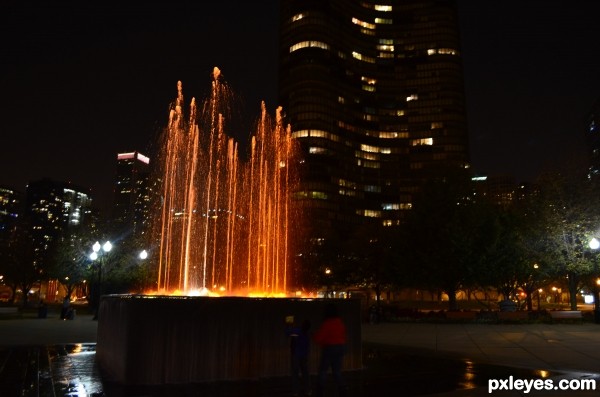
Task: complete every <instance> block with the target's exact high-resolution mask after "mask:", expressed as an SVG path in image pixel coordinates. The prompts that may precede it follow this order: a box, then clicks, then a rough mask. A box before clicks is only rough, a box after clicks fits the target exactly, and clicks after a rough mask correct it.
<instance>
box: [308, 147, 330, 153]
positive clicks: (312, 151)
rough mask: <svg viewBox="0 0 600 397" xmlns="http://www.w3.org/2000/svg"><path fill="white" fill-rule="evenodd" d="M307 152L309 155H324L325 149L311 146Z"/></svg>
mask: <svg viewBox="0 0 600 397" xmlns="http://www.w3.org/2000/svg"><path fill="white" fill-rule="evenodd" d="M308 152H309V153H310V154H326V153H327V149H325V148H322V147H318V146H311V147H310V148H308Z"/></svg>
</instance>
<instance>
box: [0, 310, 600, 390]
mask: <svg viewBox="0 0 600 397" xmlns="http://www.w3.org/2000/svg"><path fill="white" fill-rule="evenodd" d="M96 324H97V322H95V321H93V320H92V319H91V316H90V315H78V316H77V317H76V318H75V320H73V321H62V320H59V319H58V318H57V316H52V318H47V319H37V318H35V317H31V318H28V317H19V318H14V319H0V397H13V396H14V397H17V396H21V397H29V396H35V397H38V396H48V397H67V396H69V397H84V396H95V397H97V396H103V397H170V396H190V397H192V396H193V397H195V396H203V397H204V396H208V397H211V396H214V397H246V396H247V397H278V396H290V395H291V393H290V379H289V378H287V377H282V378H271V379H260V380H249V381H239V382H212V383H205V384H193V385H179V386H178V385H170V386H162V387H120V386H118V385H114V384H107V383H105V382H103V380H102V376H101V374H100V372H99V370H98V367H97V365H96V362H95V348H96V344H95V342H96V328H97V326H96ZM362 336H363V369H362V370H359V371H353V372H346V373H345V374H344V375H345V379H346V381H347V384H348V391H349V392H348V396H349V397H362V396H364V397H379V396H424V395H427V396H434V395H435V396H437V397H450V396H460V397H465V396H489V395H490V394H489V393H488V390H487V386H488V382H489V380H490V379H508V378H509V377H513V378H515V379H540V378H545V379H547V378H553V379H595V380H596V381H597V384H598V386H599V387H600V375H599V373H600V325H591V324H555V325H550V324H530V325H526V324H523V325H521V324H519V325H489V324H486V325H481V324H379V325H369V324H366V325H364V326H363V330H362ZM313 384H314V379H313ZM598 393H599V392H598V390H596V391H559V390H551V391H547V392H531V393H529V394H526V393H523V392H516V391H511V392H497V393H493V394H491V395H494V396H495V395H499V396H530V395H531V396H553V397H563V396H575V397H577V396H587V395H590V396H591V395H598ZM326 396H331V397H333V396H337V393H335V390H334V388H333V384H331V383H330V384H328V390H327V394H326Z"/></svg>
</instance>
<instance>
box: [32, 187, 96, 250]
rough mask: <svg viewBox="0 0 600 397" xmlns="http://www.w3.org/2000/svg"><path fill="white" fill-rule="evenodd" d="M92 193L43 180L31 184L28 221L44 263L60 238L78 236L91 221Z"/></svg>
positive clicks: (81, 188)
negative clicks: (53, 243) (51, 245)
mask: <svg viewBox="0 0 600 397" xmlns="http://www.w3.org/2000/svg"><path fill="white" fill-rule="evenodd" d="M91 205H92V199H91V196H90V190H89V189H87V188H83V187H81V186H76V185H73V184H71V183H69V182H61V181H53V180H51V179H47V178H44V179H41V180H38V181H34V182H30V183H29V184H28V185H27V192H26V211H27V214H28V217H29V219H28V220H27V221H28V222H29V223H30V225H29V227H30V228H31V233H32V239H33V241H34V244H35V251H36V256H37V257H38V258H39V259H41V258H42V257H43V255H44V253H45V252H46V251H47V250H48V248H49V246H50V244H51V243H52V242H53V241H55V240H56V239H57V238H58V237H61V236H66V235H67V234H68V233H75V232H76V231H77V230H81V227H83V226H85V225H87V222H88V221H90V220H91Z"/></svg>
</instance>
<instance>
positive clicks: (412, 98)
mask: <svg viewBox="0 0 600 397" xmlns="http://www.w3.org/2000/svg"><path fill="white" fill-rule="evenodd" d="M417 99H419V95H417V94H412V95H409V96H407V97H406V102H410V101H416V100H417Z"/></svg>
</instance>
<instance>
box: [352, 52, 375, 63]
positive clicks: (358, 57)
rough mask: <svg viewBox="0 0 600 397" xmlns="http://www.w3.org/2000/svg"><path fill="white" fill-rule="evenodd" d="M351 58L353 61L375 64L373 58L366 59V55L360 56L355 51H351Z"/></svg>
mask: <svg viewBox="0 0 600 397" xmlns="http://www.w3.org/2000/svg"><path fill="white" fill-rule="evenodd" d="M352 57H353V58H354V59H358V60H359V61H363V62H367V63H375V58H373V57H368V56H366V55H362V54H361V53H359V52H356V51H352Z"/></svg>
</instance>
